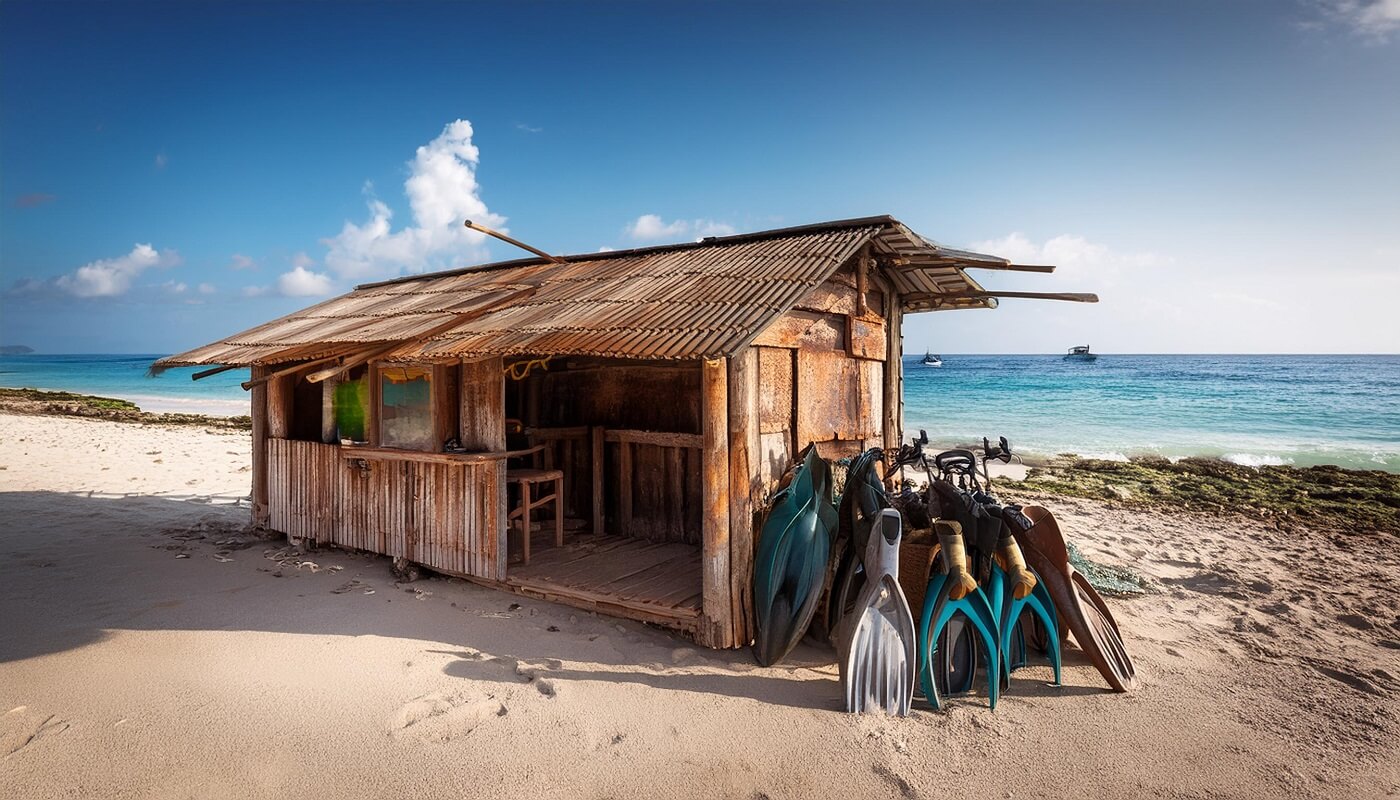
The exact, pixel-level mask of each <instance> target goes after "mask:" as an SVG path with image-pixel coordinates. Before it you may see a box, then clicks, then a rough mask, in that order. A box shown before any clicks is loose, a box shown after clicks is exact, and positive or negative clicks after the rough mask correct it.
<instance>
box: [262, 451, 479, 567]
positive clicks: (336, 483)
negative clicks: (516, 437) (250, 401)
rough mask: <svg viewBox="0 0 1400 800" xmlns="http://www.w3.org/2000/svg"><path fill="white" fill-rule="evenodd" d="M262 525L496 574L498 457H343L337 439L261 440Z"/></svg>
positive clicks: (436, 564) (317, 539)
mask: <svg viewBox="0 0 1400 800" xmlns="http://www.w3.org/2000/svg"><path fill="white" fill-rule="evenodd" d="M267 449H268V489H269V500H268V507H269V514H270V521H269V526H270V527H271V528H272V529H274V530H278V531H282V532H283V533H286V534H287V535H289V536H293V537H298V538H303V539H307V540H310V541H314V542H319V543H329V544H336V545H340V546H342V547H353V548H356V549H360V550H369V551H372V552H376V553H383V554H385V555H389V556H394V557H397V558H405V559H408V560H410V561H413V562H416V563H419V564H423V565H425V566H428V567H431V568H433V569H437V570H440V571H442V572H446V573H452V574H457V575H470V576H474V577H480V578H486V579H489V580H500V579H502V578H504V576H503V575H501V574H500V569H499V562H500V558H499V557H500V555H501V554H500V551H499V550H500V542H501V531H502V529H503V527H502V521H501V519H500V514H499V513H498V509H499V503H498V499H499V497H500V494H501V491H502V484H503V482H504V478H505V465H504V462H500V461H493V462H486V463H475V464H447V463H436V462H426V461H404V460H377V459H356V458H346V457H345V453H344V452H343V451H342V449H341V448H340V447H339V446H338V445H328V444H321V443H319V442H303V441H293V440H289V439H270V440H268V446H267Z"/></svg>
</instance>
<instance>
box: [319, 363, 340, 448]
mask: <svg viewBox="0 0 1400 800" xmlns="http://www.w3.org/2000/svg"><path fill="white" fill-rule="evenodd" d="M339 385H340V379H339V378H328V379H326V380H324V381H322V382H321V441H322V442H323V443H325V444H335V443H336V442H339V441H340V438H339V432H338V431H337V430H336V425H335V390H336V387H337V386H339Z"/></svg>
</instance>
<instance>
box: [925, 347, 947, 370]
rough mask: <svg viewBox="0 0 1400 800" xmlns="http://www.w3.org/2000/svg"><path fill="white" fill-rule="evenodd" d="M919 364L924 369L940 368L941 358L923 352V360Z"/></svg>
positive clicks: (941, 364)
mask: <svg viewBox="0 0 1400 800" xmlns="http://www.w3.org/2000/svg"><path fill="white" fill-rule="evenodd" d="M919 363H920V364H923V365H924V366H926V367H941V366H943V356H936V355H934V354H932V353H930V352H929V351H927V350H925V351H924V358H923V360H922V361H920V362H919Z"/></svg>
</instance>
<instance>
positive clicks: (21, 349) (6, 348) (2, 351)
mask: <svg viewBox="0 0 1400 800" xmlns="http://www.w3.org/2000/svg"><path fill="white" fill-rule="evenodd" d="M32 352H34V348H32V347H26V346H25V345H22V344H0V356H23V355H28V354H30V353H32Z"/></svg>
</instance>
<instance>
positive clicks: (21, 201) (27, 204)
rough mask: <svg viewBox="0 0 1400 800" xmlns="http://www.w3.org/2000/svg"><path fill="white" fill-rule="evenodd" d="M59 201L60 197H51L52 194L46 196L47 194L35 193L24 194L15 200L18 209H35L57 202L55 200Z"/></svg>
mask: <svg viewBox="0 0 1400 800" xmlns="http://www.w3.org/2000/svg"><path fill="white" fill-rule="evenodd" d="M57 199H58V197H56V196H54V195H51V194H46V193H44V192H33V193H31V194H22V195H20V196H19V197H16V198H15V207H16V208H34V207H35V206H42V205H45V204H47V203H52V202H53V201H55V200H57Z"/></svg>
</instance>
